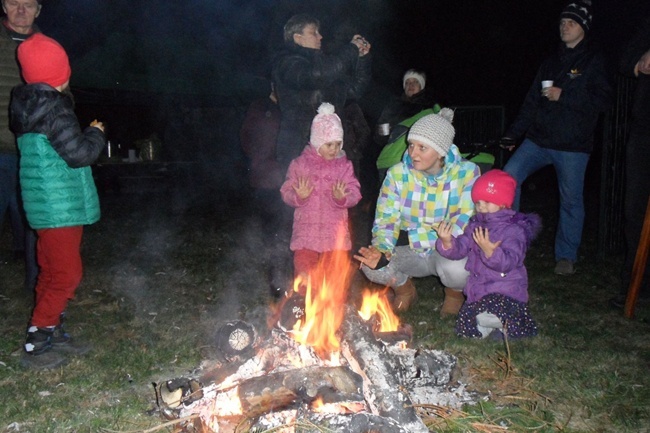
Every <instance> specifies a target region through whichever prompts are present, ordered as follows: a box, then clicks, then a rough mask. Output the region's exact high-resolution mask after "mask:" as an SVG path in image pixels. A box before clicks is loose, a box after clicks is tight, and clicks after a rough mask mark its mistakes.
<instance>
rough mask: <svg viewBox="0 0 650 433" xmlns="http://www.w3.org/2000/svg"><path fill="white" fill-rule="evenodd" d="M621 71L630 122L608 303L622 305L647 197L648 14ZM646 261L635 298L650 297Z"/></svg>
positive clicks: (649, 161) (649, 183) (649, 142)
mask: <svg viewBox="0 0 650 433" xmlns="http://www.w3.org/2000/svg"><path fill="white" fill-rule="evenodd" d="M620 67H621V73H623V74H624V75H627V76H631V77H636V87H635V90H634V100H633V105H632V121H631V123H630V126H629V133H630V135H629V137H628V140H627V143H626V146H625V208H624V223H625V226H624V227H625V228H624V233H625V243H626V250H625V263H624V265H623V272H622V275H621V277H622V278H621V283H622V284H621V292H620V293H619V295H618V296H617V297H616V298H614V299H612V304H613V305H615V306H617V307H619V308H622V307H623V306H624V305H625V298H626V293H627V289H628V287H629V286H630V280H631V276H632V266H633V265H634V259H635V257H636V252H637V248H638V246H639V239H640V238H641V229H642V227H643V219H644V217H645V212H646V207H647V204H648V197H649V196H650V176H648V173H647V170H648V167H649V166H650V16H649V17H647V18H646V19H645V21H644V22H643V24H642V25H641V27H640V28H639V30H638V31H637V32H636V35H635V36H634V38H633V39H632V40H631V41H630V43H629V44H628V46H627V49H626V50H625V51H624V52H623V56H622V57H621V64H620ZM649 282H650V261H648V263H647V264H646V267H645V272H644V278H643V281H642V284H641V288H640V291H639V300H643V301H647V300H650V287H649V286H650V284H649Z"/></svg>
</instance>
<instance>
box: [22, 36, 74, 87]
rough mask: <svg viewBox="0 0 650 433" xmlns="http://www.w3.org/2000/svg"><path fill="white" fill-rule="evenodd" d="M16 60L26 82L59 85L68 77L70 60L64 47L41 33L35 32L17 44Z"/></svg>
mask: <svg viewBox="0 0 650 433" xmlns="http://www.w3.org/2000/svg"><path fill="white" fill-rule="evenodd" d="M18 62H19V63H20V68H21V72H22V74H23V78H24V79H25V82H27V84H32V83H46V84H49V85H50V86H52V87H57V86H60V85H61V84H63V83H65V82H66V81H68V80H69V79H70V73H71V71H70V62H69V61H68V55H67V54H66V53H65V49H63V47H62V46H61V45H60V44H59V43H58V42H57V41H55V40H54V39H52V38H48V37H47V36H45V35H44V34H43V33H35V34H34V35H33V36H30V37H29V38H28V39H27V40H25V42H23V43H21V44H20V45H18Z"/></svg>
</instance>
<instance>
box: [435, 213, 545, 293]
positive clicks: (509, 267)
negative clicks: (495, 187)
mask: <svg viewBox="0 0 650 433" xmlns="http://www.w3.org/2000/svg"><path fill="white" fill-rule="evenodd" d="M541 226H542V223H541V219H540V217H539V216H538V215H536V214H523V213H520V212H517V211H514V210H512V209H503V210H500V211H498V212H494V213H477V214H476V215H474V216H473V217H472V218H471V219H470V220H469V223H468V224H467V226H466V227H465V231H464V232H463V234H462V235H460V236H458V237H457V238H453V237H452V247H451V248H450V249H448V250H445V249H444V248H443V246H442V241H441V240H440V239H438V240H437V241H436V250H437V251H438V252H439V253H440V255H441V256H443V257H446V258H448V259H451V260H460V259H463V258H465V257H467V263H466V264H465V269H466V270H467V271H468V272H469V278H468V279H467V285H466V286H465V289H464V290H463V292H464V293H465V295H466V296H467V302H476V301H478V300H480V299H481V298H483V297H484V296H485V295H489V294H491V293H499V294H502V295H505V296H508V297H510V298H513V299H515V300H517V301H519V302H528V273H527V272H526V267H525V266H524V259H525V258H526V251H527V250H528V246H529V245H530V243H531V242H532V241H533V239H535V237H536V236H537V234H538V233H539V231H540V229H541ZM478 227H482V228H486V229H487V230H488V231H489V237H490V240H491V241H492V242H497V241H501V245H499V247H498V248H497V249H495V250H494V253H493V254H492V256H491V257H490V258H487V257H486V256H485V254H484V253H483V251H482V250H481V249H480V248H479V246H478V245H477V244H476V242H475V241H474V239H473V238H472V234H473V233H474V230H476V229H477V228H478Z"/></svg>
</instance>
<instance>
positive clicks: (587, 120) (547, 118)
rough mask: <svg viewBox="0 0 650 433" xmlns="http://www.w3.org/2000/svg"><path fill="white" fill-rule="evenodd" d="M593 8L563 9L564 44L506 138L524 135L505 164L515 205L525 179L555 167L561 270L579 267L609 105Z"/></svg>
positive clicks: (582, 2) (579, 4)
mask: <svg viewBox="0 0 650 433" xmlns="http://www.w3.org/2000/svg"><path fill="white" fill-rule="evenodd" d="M590 8H591V2H590V1H588V0H578V1H575V2H572V3H570V4H569V5H567V6H566V7H565V8H564V9H563V11H562V13H561V14H560V23H559V30H560V39H561V40H562V43H561V44H560V46H559V48H558V50H557V51H556V52H555V53H554V54H552V55H551V56H550V57H548V58H547V59H546V60H545V61H544V62H543V63H542V65H541V67H540V68H539V70H538V72H537V76H536V77H535V80H534V81H533V84H532V86H531V87H530V90H529V91H528V94H527V95H526V99H525V100H524V103H523V105H522V107H521V109H520V112H519V115H518V116H517V118H516V119H515V121H514V123H513V124H512V125H511V126H510V128H509V129H508V131H507V132H506V134H505V137H504V141H508V140H509V141H510V142H511V143H513V144H514V142H515V140H516V139H519V138H520V137H521V136H524V135H525V140H524V141H523V143H522V144H521V146H519V147H518V148H517V150H516V151H515V153H514V154H513V155H512V157H511V158H510V160H509V161H508V163H507V164H506V166H505V167H504V170H505V171H506V172H508V173H509V174H511V175H512V177H514V178H515V179H516V181H517V185H518V187H517V194H516V196H515V203H514V206H513V208H514V209H517V210H518V209H519V197H520V193H521V186H520V185H521V184H522V183H523V182H524V180H526V178H527V177H528V176H529V175H531V174H532V173H534V172H536V171H537V170H539V169H541V168H542V167H545V166H548V165H553V167H554V168H555V171H556V174H557V179H558V185H559V190H560V215H559V222H558V228H557V232H556V236H555V260H556V266H555V273H556V274H558V275H570V274H573V273H574V272H575V266H574V265H575V262H576V261H577V259H578V248H579V246H580V242H581V239H582V226H583V223H584V217H585V209H584V199H583V189H584V179H585V172H586V169H587V163H588V162H589V157H590V154H591V152H592V148H593V134H594V130H595V128H596V124H597V122H598V117H599V114H600V113H601V112H602V111H604V110H605V109H606V108H607V107H608V105H609V103H610V99H611V93H612V88H611V85H610V83H609V79H608V77H607V72H606V67H605V59H604V56H603V54H601V52H600V51H599V50H597V49H596V48H595V47H594V45H593V44H592V41H591V40H590V39H589V38H588V32H589V27H590V25H591V20H592V16H591V13H590ZM543 82H545V83H543ZM542 84H545V87H544V88H542ZM510 148H512V146H510Z"/></svg>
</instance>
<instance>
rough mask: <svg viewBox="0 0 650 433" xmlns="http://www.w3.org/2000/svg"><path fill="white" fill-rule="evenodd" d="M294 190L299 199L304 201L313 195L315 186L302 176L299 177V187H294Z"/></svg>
mask: <svg viewBox="0 0 650 433" xmlns="http://www.w3.org/2000/svg"><path fill="white" fill-rule="evenodd" d="M293 190H294V191H296V195H297V196H298V198H299V199H301V200H304V199H306V198H307V197H309V196H310V195H311V192H312V191H313V190H314V186H313V185H312V184H311V182H309V178H306V177H303V176H300V177H298V185H294V186H293Z"/></svg>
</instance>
